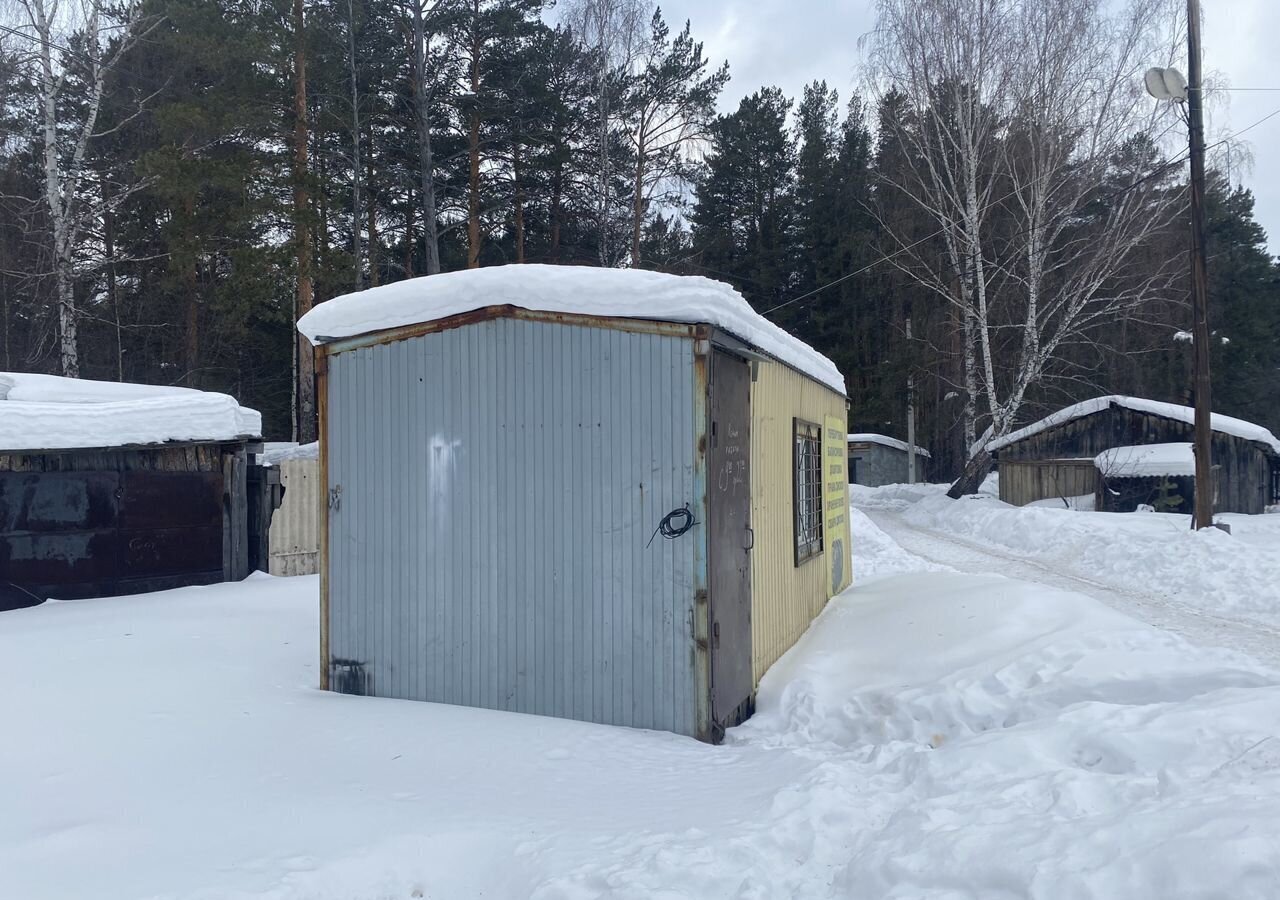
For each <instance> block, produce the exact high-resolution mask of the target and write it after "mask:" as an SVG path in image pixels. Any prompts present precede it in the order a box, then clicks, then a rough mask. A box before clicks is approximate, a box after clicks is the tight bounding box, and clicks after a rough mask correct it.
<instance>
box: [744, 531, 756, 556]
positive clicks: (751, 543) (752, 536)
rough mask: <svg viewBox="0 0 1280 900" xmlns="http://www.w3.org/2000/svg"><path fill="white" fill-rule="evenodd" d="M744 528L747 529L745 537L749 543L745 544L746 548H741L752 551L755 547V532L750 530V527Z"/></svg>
mask: <svg viewBox="0 0 1280 900" xmlns="http://www.w3.org/2000/svg"><path fill="white" fill-rule="evenodd" d="M746 528H747V537H748V538H749V541H748V543H747V546H745V547H743V548H742V549H743V550H752V549H754V548H755V546H756V530H755V529H754V528H752V527H751V526H750V525H748V526H746Z"/></svg>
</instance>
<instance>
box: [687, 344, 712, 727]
mask: <svg viewBox="0 0 1280 900" xmlns="http://www.w3.org/2000/svg"><path fill="white" fill-rule="evenodd" d="M695 336H696V340H695V342H694V353H693V424H694V428H693V434H694V448H693V451H694V456H693V491H694V498H693V502H694V519H695V520H696V521H699V522H707V521H708V511H709V509H710V502H709V500H710V498H709V496H708V489H707V479H708V475H707V453H708V451H709V450H710V447H709V440H710V433H711V425H710V422H711V378H712V374H711V344H710V329H708V328H706V327H705V326H700V327H699V328H698V329H696V330H695ZM707 535H708V530H707V529H706V528H701V529H699V530H698V540H697V542H696V543H695V545H694V547H695V549H694V567H693V621H692V622H691V626H692V631H693V646H692V647H690V652H691V653H692V654H693V662H694V665H693V669H694V678H693V680H694V684H693V688H694V693H695V698H694V707H693V709H694V736H695V737H696V738H697V739H698V740H700V741H705V742H707V743H719V740H718V738H719V736H718V735H717V734H716V730H715V718H714V704H713V703H712V696H711V692H712V690H713V685H712V683H711V604H710V603H709V602H708V599H709V597H710V587H711V578H710V562H709V548H708V546H707V544H708V539H707Z"/></svg>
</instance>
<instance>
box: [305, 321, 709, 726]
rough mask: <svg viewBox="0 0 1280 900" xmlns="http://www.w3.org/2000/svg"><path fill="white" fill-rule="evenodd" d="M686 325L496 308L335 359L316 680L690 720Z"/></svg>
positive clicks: (690, 417)
mask: <svg viewBox="0 0 1280 900" xmlns="http://www.w3.org/2000/svg"><path fill="white" fill-rule="evenodd" d="M693 371H694V367H693V341H692V340H690V339H687V338H679V337H673V336H670V335H656V334H636V333H628V332H622V331H617V330H606V329H596V328H583V327H575V326H567V325H556V324H550V323H543V322H530V321H523V320H517V319H497V320H491V321H485V322H481V323H477V324H473V325H468V326H464V327H461V328H456V329H453V330H449V331H443V332H439V333H434V334H428V335H425V336H422V337H417V338H412V339H408V340H404V341H400V342H398V343H392V344H384V345H376V346H372V347H365V348H361V349H355V350H347V351H344V352H341V353H336V354H334V355H332V356H331V357H330V359H329V368H328V391H329V406H328V423H329V435H328V443H327V452H328V454H329V457H328V466H329V481H330V484H331V486H332V487H333V488H334V489H335V490H339V489H340V495H339V499H338V501H337V508H336V509H335V510H333V511H331V512H330V514H329V516H330V518H329V523H330V525H329V527H330V533H329V553H330V572H329V590H330V600H329V604H330V606H329V609H330V632H329V647H330V655H331V659H332V665H331V672H330V686H331V687H333V688H334V689H337V690H348V691H355V692H360V691H367V692H368V693H372V694H376V695H378V696H384V697H404V698H412V699H421V700H433V701H440V702H448V703H462V704H468V705H472V706H481V707H489V708H494V709H504V710H514V711H520V712H527V713H537V714H542V715H553V716H564V717H568V718H575V719H586V720H591V721H596V722H604V723H610V724H619V725H633V726H639V727H646V728H659V729H666V730H671V731H676V732H679V733H683V734H693V733H694V732H695V728H696V723H695V718H696V715H695V708H696V702H695V700H696V698H695V690H696V689H695V671H694V669H695V666H694V656H695V647H694V642H693V633H692V627H693V625H692V617H693V606H694V594H695V545H696V543H697V541H699V540H701V539H703V536H704V534H705V533H704V531H703V530H702V529H700V528H695V529H694V530H693V531H692V532H690V533H689V534H687V535H685V536H684V537H682V538H678V539H676V540H670V541H669V540H664V539H663V538H661V537H658V538H656V539H655V540H653V542H652V544H648V543H647V542H648V541H649V539H650V536H651V535H652V533H653V531H654V529H655V527H656V526H657V524H658V523H659V521H660V520H661V519H662V517H663V516H664V515H665V514H666V513H667V512H669V511H671V510H672V509H675V508H677V507H680V506H682V505H684V504H685V503H686V502H689V503H693V502H694V501H695V500H696V498H695V497H694V490H695V487H694V450H695V442H696V440H697V434H696V433H695V413H694V387H693Z"/></svg>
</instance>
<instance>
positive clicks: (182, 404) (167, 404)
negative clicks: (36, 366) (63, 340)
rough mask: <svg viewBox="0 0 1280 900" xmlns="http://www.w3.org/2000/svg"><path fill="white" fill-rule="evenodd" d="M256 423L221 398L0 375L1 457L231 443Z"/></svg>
mask: <svg viewBox="0 0 1280 900" xmlns="http://www.w3.org/2000/svg"><path fill="white" fill-rule="evenodd" d="M261 434H262V417H261V416H260V415H259V414H258V413H257V412H256V411H255V410H252V409H246V408H245V407H243V406H241V405H240V404H238V403H236V401H235V399H234V398H232V397H228V396H227V395H226V394H214V393H209V392H206V391H195V390H191V389H189V388H176V387H155V386H153V385H146V384H120V383H116V382H112V381H85V380H81V379H77V378H60V377H58V376H56V375H27V374H22V373H16V372H0V450H72V449H77V448H88V447H122V446H129V445H135V444H163V443H166V442H169V441H183V442H190V441H229V440H236V439H239V438H256V437H259V436H261Z"/></svg>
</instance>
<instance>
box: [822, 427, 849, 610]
mask: <svg viewBox="0 0 1280 900" xmlns="http://www.w3.org/2000/svg"><path fill="white" fill-rule="evenodd" d="M845 425H846V423H845V420H844V418H843V417H838V416H827V419H826V422H825V423H824V426H823V429H822V505H823V531H824V532H825V535H826V544H827V559H828V560H829V561H830V563H831V571H830V575H831V595H832V596H835V595H836V594H838V593H840V592H841V591H843V590H844V589H845V588H847V587H848V586H849V583H850V582H851V581H853V557H852V553H851V548H850V545H849V478H848V474H847V471H848V465H849V445H848V438H847V436H846V433H845V431H846V429H845Z"/></svg>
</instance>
